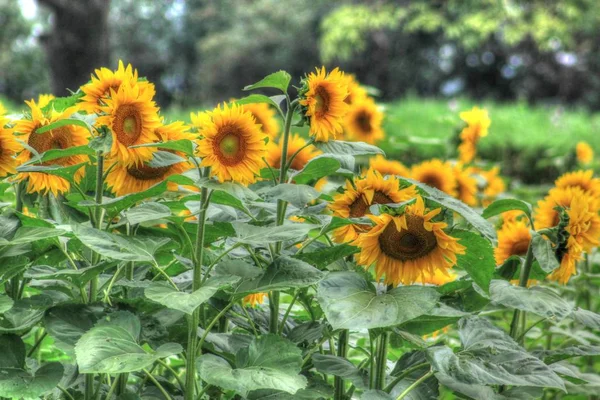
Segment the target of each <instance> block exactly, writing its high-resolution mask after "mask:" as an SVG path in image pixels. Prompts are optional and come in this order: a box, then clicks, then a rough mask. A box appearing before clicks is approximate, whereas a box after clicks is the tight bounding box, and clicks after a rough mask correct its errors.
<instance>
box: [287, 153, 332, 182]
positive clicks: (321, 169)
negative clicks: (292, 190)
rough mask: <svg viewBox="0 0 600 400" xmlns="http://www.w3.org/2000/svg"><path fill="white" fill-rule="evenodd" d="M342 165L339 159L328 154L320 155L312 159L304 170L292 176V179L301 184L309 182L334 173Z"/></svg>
mask: <svg viewBox="0 0 600 400" xmlns="http://www.w3.org/2000/svg"><path fill="white" fill-rule="evenodd" d="M340 167H341V164H340V162H339V161H338V160H336V159H334V158H330V157H327V156H319V157H315V158H313V159H312V160H310V161H309V162H308V163H307V164H306V165H305V166H304V168H302V171H299V172H298V173H297V174H296V175H293V176H292V179H293V180H294V182H296V183H300V184H304V183H309V182H312V181H316V180H318V179H321V178H322V177H324V176H329V175H331V174H334V173H335V172H336V171H337V170H338V169H339V168H340Z"/></svg>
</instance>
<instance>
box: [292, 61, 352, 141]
mask: <svg viewBox="0 0 600 400" xmlns="http://www.w3.org/2000/svg"><path fill="white" fill-rule="evenodd" d="M300 94H301V100H300V105H302V106H303V113H304V115H305V117H306V118H307V119H309V125H310V134H311V135H314V136H315V138H316V140H317V141H320V142H328V141H329V139H330V137H333V139H335V138H336V135H337V134H340V133H342V131H343V126H342V124H343V122H344V117H345V116H346V113H347V112H348V108H349V106H348V104H346V102H345V101H344V100H345V99H346V97H347V96H348V86H347V84H346V83H345V81H344V73H343V72H341V71H340V70H339V69H338V68H335V69H334V70H333V71H331V72H330V73H329V74H326V72H325V67H323V68H321V69H318V68H317V71H316V73H314V72H311V73H310V74H309V75H308V77H307V78H306V79H305V80H304V82H303V87H302V89H301V90H300Z"/></svg>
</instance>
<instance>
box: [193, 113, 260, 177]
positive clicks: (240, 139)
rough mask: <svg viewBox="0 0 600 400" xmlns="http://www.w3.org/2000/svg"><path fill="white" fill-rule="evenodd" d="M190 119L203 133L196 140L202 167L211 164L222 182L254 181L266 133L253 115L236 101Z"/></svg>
mask: <svg viewBox="0 0 600 400" xmlns="http://www.w3.org/2000/svg"><path fill="white" fill-rule="evenodd" d="M191 118H192V123H193V124H194V125H195V126H196V127H198V129H199V130H200V135H201V136H202V139H200V140H199V142H198V153H199V155H200V156H201V157H202V166H205V167H211V168H212V169H211V172H212V173H213V174H214V175H216V176H217V178H218V179H219V181H221V182H224V181H228V180H233V181H236V182H239V183H241V184H250V183H253V182H255V181H256V175H257V174H258V172H259V171H260V168H261V164H262V157H263V156H264V155H265V151H266V145H265V139H266V136H265V134H264V133H263V132H262V131H261V129H260V125H258V124H257V123H256V122H255V120H254V117H253V116H252V114H250V113H249V112H246V111H244V109H243V108H242V107H240V106H237V105H235V104H233V105H231V106H228V105H227V104H224V105H223V107H217V108H215V109H214V110H213V111H209V112H203V113H199V114H192V115H191Z"/></svg>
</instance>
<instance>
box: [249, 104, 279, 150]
mask: <svg viewBox="0 0 600 400" xmlns="http://www.w3.org/2000/svg"><path fill="white" fill-rule="evenodd" d="M242 107H243V108H244V110H245V111H248V112H250V113H251V114H252V115H253V116H254V119H256V123H257V124H260V126H261V129H262V131H263V133H264V134H265V135H267V136H268V137H269V139H270V140H272V141H274V140H276V139H277V136H278V135H279V124H278V123H277V113H276V112H275V110H274V109H273V108H271V107H269V105H268V104H266V103H250V104H244V105H243V106H242Z"/></svg>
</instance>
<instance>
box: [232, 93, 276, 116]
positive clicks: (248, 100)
mask: <svg viewBox="0 0 600 400" xmlns="http://www.w3.org/2000/svg"><path fill="white" fill-rule="evenodd" d="M253 103H267V104H269V105H270V106H273V107H275V108H276V109H277V111H279V113H280V114H281V115H283V111H282V110H281V108H280V107H279V103H277V102H276V101H275V100H274V99H273V98H271V97H269V96H265V95H264V94H251V95H250V96H247V97H244V98H242V99H239V100H236V101H235V102H234V104H238V105H244V104H253Z"/></svg>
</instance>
